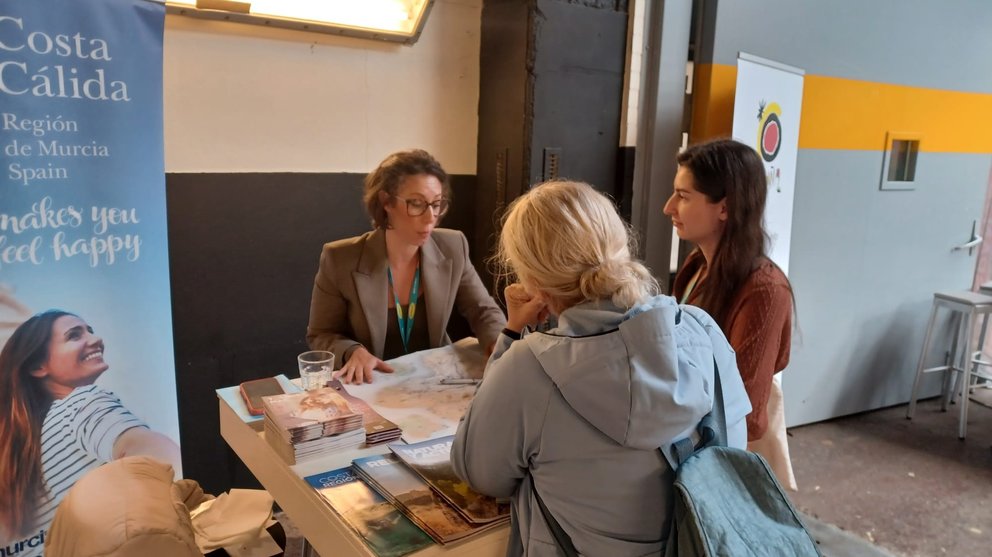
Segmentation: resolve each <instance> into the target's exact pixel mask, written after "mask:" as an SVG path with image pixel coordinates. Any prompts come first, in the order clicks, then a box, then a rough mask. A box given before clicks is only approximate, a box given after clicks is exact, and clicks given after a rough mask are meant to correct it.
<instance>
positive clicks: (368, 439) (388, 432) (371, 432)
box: [327, 379, 403, 446]
mask: <svg viewBox="0 0 992 557" xmlns="http://www.w3.org/2000/svg"><path fill="white" fill-rule="evenodd" d="M327 386H328V387H331V388H332V389H334V390H336V391H337V392H338V394H340V395H341V396H342V397H344V399H345V400H347V401H348V405H349V406H351V408H352V409H353V410H355V411H356V412H359V413H361V414H362V416H363V417H364V418H365V444H366V445H369V446H371V445H378V444H380V443H389V442H391V441H396V440H397V439H399V438H400V436H401V435H403V430H402V429H400V426H398V425H396V424H395V423H393V422H391V421H389V420H387V419H386V418H383V417H382V414H380V413H378V412H376V411H375V410H374V409H373V408H372V407H371V406H369V405H368V403H367V402H365V401H364V400H362V399H360V398H356V397H354V396H351V395H350V394H348V391H347V390H345V388H344V385H342V384H341V382H340V381H338V380H337V379H334V380H332V381H329V382H328V383H327Z"/></svg>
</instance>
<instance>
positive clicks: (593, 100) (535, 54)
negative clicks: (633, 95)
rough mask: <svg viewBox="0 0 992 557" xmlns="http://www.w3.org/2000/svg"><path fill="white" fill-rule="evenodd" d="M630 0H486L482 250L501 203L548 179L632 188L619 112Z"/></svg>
mask: <svg viewBox="0 0 992 557" xmlns="http://www.w3.org/2000/svg"><path fill="white" fill-rule="evenodd" d="M626 48H627V2H626V1H616V0H613V1H608V0H581V1H579V0H571V1H569V0H486V2H485V3H484V5H483V9H482V38H481V50H480V87H479V151H478V171H477V174H478V178H479V193H478V201H479V205H478V208H477V210H476V215H477V218H478V220H477V222H476V228H475V230H476V238H477V240H476V244H475V249H476V251H487V250H489V249H491V248H492V245H493V243H494V238H495V236H494V233H495V231H496V229H497V226H496V223H497V221H498V219H499V217H500V215H501V209H502V208H503V207H504V206H505V205H506V204H508V203H509V202H510V201H512V200H513V199H514V198H516V197H517V196H518V195H520V193H521V192H522V191H526V189H527V188H528V187H529V186H530V185H532V184H536V183H538V182H541V181H542V180H544V179H545V178H546V177H553V176H552V175H551V174H550V173H549V171H548V170H549V169H548V168H547V167H546V164H545V155H546V152H545V148H549V149H551V150H552V152H554V153H555V154H557V156H558V166H557V176H558V177H562V178H570V179H575V180H582V181H586V182H589V183H591V184H593V185H595V186H596V187H597V188H599V189H600V190H602V191H604V192H606V193H609V194H610V195H613V196H614V197H615V198H617V199H618V200H619V199H621V198H622V197H623V195H624V186H623V184H624V180H625V178H627V177H626V176H625V168H624V166H623V162H622V161H621V154H620V147H619V145H620V110H621V106H622V100H623V76H624V70H625V57H626Z"/></svg>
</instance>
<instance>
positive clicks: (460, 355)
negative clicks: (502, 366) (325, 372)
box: [345, 338, 486, 443]
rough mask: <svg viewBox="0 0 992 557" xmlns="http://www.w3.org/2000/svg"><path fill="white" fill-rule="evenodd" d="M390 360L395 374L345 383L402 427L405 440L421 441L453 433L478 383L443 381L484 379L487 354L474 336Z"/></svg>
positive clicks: (357, 394) (356, 394) (348, 389)
mask: <svg viewBox="0 0 992 557" xmlns="http://www.w3.org/2000/svg"><path fill="white" fill-rule="evenodd" d="M389 364H390V365H392V366H393V368H394V369H395V370H396V372H395V373H391V374H390V373H378V372H376V374H375V382H373V383H369V384H363V385H345V389H346V390H347V391H348V392H349V393H351V394H353V395H354V396H356V397H358V398H360V399H363V400H364V401H365V402H367V403H369V404H370V405H371V406H372V407H373V408H375V410H376V411H377V412H379V413H380V414H382V415H383V416H384V417H385V418H386V419H388V420H391V421H393V422H395V423H396V424H397V425H399V426H400V428H402V429H403V440H404V441H406V442H407V443H417V442H420V441H426V440H427V439H434V438H436V437H441V436H444V435H453V434H454V433H455V430H456V429H457V428H458V421H459V420H460V419H461V417H462V416H463V415H464V414H465V411H466V410H467V409H468V405H469V403H470V402H472V397H473V396H474V395H475V388H476V386H475V385H471V384H469V385H444V384H442V383H441V380H442V379H445V378H449V379H456V378H457V379H464V378H469V379H481V378H482V372H483V369H484V368H485V365H486V356H485V354H484V353H483V351H482V348H481V347H480V346H479V343H478V341H477V340H476V339H474V338H472V339H463V340H460V341H458V342H457V343H455V344H451V345H448V346H443V347H441V348H435V349H432V350H423V351H420V352H415V353H413V354H407V355H406V356H401V357H399V358H395V359H393V360H389Z"/></svg>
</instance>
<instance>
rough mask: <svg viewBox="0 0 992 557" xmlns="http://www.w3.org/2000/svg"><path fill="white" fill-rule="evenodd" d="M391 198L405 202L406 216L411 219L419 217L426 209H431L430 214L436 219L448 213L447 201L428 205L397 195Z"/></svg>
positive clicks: (416, 199) (440, 200) (421, 200)
mask: <svg viewBox="0 0 992 557" xmlns="http://www.w3.org/2000/svg"><path fill="white" fill-rule="evenodd" d="M393 197H395V198H396V199H400V200H402V201H405V202H406V214H407V215H409V216H411V217H419V216H420V215H422V214H424V212H425V211H427V208H428V207H430V208H431V212H432V213H434V216H435V217H437V218H441V217H443V216H444V214H445V213H447V212H448V205H449V203H448V200H447V199H438V200H437V201H434V202H433V203H428V202H426V201H424V200H423V199H418V198H416V197H400V196H398V195H394V196H393Z"/></svg>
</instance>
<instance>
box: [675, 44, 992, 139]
mask: <svg viewBox="0 0 992 557" xmlns="http://www.w3.org/2000/svg"><path fill="white" fill-rule="evenodd" d="M736 84H737V67H736V66H729V65H725V64H703V65H701V66H700V67H698V68H696V71H695V80H694V85H693V103H694V104H693V113H692V128H691V131H690V137H691V138H692V141H693V142H699V141H703V140H706V139H711V138H714V137H726V136H729V135H730V131H731V129H732V128H733V107H734V90H735V88H736ZM697 112H698V113H697ZM890 131H891V132H902V133H910V134H919V135H921V136H922V139H921V140H920V150H921V151H925V152H935V153H992V95H989V94H983V93H964V92H960V91H947V90H942V89H928V88H924V87H909V86H906V85H892V84H888V83H878V82H874V81H860V80H854V79H844V78H839V77H827V76H822V75H806V80H805V82H804V85H803V116H802V123H801V126H800V129H799V148H800V149H846V150H865V151H882V150H884V149H885V134H886V132H890Z"/></svg>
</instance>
